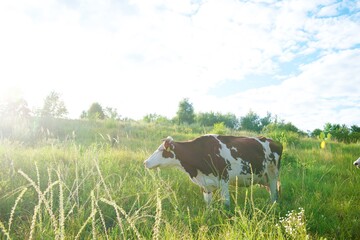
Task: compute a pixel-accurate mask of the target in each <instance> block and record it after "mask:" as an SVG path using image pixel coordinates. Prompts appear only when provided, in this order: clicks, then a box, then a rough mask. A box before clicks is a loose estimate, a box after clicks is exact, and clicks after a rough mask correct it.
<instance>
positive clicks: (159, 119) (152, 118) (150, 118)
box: [143, 113, 170, 123]
mask: <svg viewBox="0 0 360 240" xmlns="http://www.w3.org/2000/svg"><path fill="white" fill-rule="evenodd" d="M143 121H144V122H147V123H170V120H169V119H168V118H167V117H164V116H161V115H159V114H156V113H150V114H147V115H145V116H144V117H143Z"/></svg>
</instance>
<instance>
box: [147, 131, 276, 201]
mask: <svg viewBox="0 0 360 240" xmlns="http://www.w3.org/2000/svg"><path fill="white" fill-rule="evenodd" d="M281 154H282V145H281V144H279V143H276V142H274V141H273V140H271V139H268V138H265V137H259V138H255V137H235V136H221V135H204V136H201V137H199V138H196V139H194V140H191V141H186V142H175V141H174V140H173V139H172V137H167V138H166V139H164V142H163V143H162V144H161V145H160V146H159V148H158V149H157V150H156V151H155V152H154V153H153V154H152V155H151V156H150V157H149V158H148V159H147V160H145V162H144V164H145V167H146V168H149V169H152V168H156V167H159V168H164V167H176V168H178V169H180V170H181V171H183V172H186V173H187V174H188V175H189V176H190V179H191V180H192V181H193V182H194V183H195V184H197V185H199V186H200V187H201V188H202V189H203V193H204V199H205V202H206V203H207V204H210V202H211V199H212V192H213V191H214V190H215V189H220V192H221V197H222V200H223V201H225V205H227V206H229V205H230V194H229V183H230V182H234V181H235V180H236V178H237V179H238V185H239V186H250V185H251V184H252V183H254V184H261V185H264V186H266V187H267V188H268V189H270V191H269V192H270V197H271V200H272V201H273V202H275V201H276V200H277V198H278V190H279V189H278V187H279V182H278V176H279V168H280V159H281Z"/></svg>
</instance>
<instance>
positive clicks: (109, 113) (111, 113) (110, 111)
mask: <svg viewBox="0 0 360 240" xmlns="http://www.w3.org/2000/svg"><path fill="white" fill-rule="evenodd" d="M104 114H105V118H109V119H113V120H120V118H121V116H120V115H119V114H118V112H117V109H116V108H111V107H106V108H105V110H104Z"/></svg>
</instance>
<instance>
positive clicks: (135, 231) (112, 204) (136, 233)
mask: <svg viewBox="0 0 360 240" xmlns="http://www.w3.org/2000/svg"><path fill="white" fill-rule="evenodd" d="M100 200H101V201H102V202H104V203H106V204H109V205H111V206H113V207H114V208H115V209H118V210H119V211H120V212H121V214H122V215H124V217H125V219H126V221H127V222H128V223H129V224H130V227H131V229H132V230H133V231H134V233H135V235H136V238H137V239H142V237H141V235H140V233H139V231H138V230H137V228H136V226H135V223H134V221H133V220H132V219H131V218H130V217H129V215H128V214H127V213H126V212H125V210H124V209H122V208H121V207H120V206H118V205H117V204H116V203H115V202H114V201H109V200H107V199H104V198H101V199H100ZM118 220H119V219H118Z"/></svg>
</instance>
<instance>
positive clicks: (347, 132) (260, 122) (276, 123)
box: [0, 91, 360, 143]
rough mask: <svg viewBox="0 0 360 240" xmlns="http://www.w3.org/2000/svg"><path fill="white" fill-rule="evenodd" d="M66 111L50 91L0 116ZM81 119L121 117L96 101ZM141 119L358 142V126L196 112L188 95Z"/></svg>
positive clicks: (13, 104) (12, 104) (9, 106)
mask: <svg viewBox="0 0 360 240" xmlns="http://www.w3.org/2000/svg"><path fill="white" fill-rule="evenodd" d="M67 114H68V110H67V108H66V106H65V104H64V101H63V100H62V99H61V95H60V94H59V93H57V92H55V91H52V92H50V94H49V95H48V96H46V98H45V99H44V103H43V106H42V108H40V109H35V110H34V111H31V110H30V109H29V107H28V105H27V102H26V100H24V99H22V98H19V99H15V100H10V101H7V102H6V103H3V104H0V117H1V118H4V117H5V118H9V117H10V118H20V119H21V118H22V119H23V118H28V117H31V116H37V117H52V118H65V117H66V116H67ZM80 119H84V120H105V119H112V120H116V121H118V120H124V118H121V115H120V114H119V113H118V111H117V109H116V108H111V107H105V108H104V107H103V106H101V104H99V103H98V102H94V103H92V104H91V105H90V107H89V108H88V110H84V111H82V113H81V115H80ZM142 121H144V122H147V123H156V124H178V125H184V124H188V125H191V124H197V125H199V126H204V127H214V126H215V125H217V126H219V124H221V125H223V126H224V127H226V128H228V129H233V130H244V131H251V132H256V133H266V132H274V131H280V132H294V133H296V134H299V135H303V136H311V137H319V136H320V134H321V133H322V134H325V136H331V138H332V139H335V140H337V141H341V142H346V143H351V142H358V141H360V127H358V126H357V125H353V126H350V127H348V126H346V125H344V124H342V125H341V124H331V123H326V124H325V126H324V128H323V129H315V130H313V131H312V132H304V131H302V130H300V129H299V128H297V127H296V126H295V125H293V124H292V123H291V122H285V121H284V120H280V119H278V117H277V116H273V115H272V114H271V113H269V112H268V113H267V114H266V116H263V117H261V116H259V115H258V114H257V113H255V112H254V111H252V110H250V111H249V112H248V113H247V114H246V115H245V116H242V117H237V116H236V115H235V114H233V113H226V114H222V113H218V112H198V113H196V112H195V109H194V106H193V104H192V103H191V102H190V100H189V99H188V98H184V99H182V100H181V101H180V102H179V105H178V110H177V112H176V116H174V117H173V118H171V119H169V118H167V117H165V116H162V115H159V114H156V113H151V114H147V115H145V116H144V117H143V119H142Z"/></svg>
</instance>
